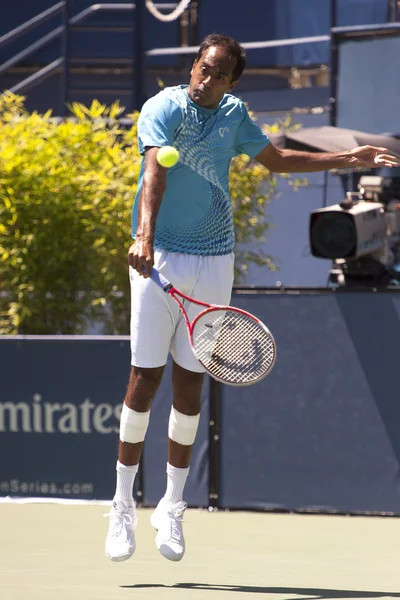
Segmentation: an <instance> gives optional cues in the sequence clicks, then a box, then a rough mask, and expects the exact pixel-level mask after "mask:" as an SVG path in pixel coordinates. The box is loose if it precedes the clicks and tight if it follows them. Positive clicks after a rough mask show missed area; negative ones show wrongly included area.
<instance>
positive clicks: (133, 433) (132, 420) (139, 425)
mask: <svg viewBox="0 0 400 600" xmlns="http://www.w3.org/2000/svg"><path fill="white" fill-rule="evenodd" d="M149 418H150V411H149V410H148V411H145V412H137V411H136V410H133V409H132V408H129V407H128V406H127V405H126V404H125V402H124V404H123V407H122V412H121V422H120V428H119V439H120V440H121V442H128V443H129V444H137V443H139V442H143V441H144V438H145V436H146V431H147V427H148V426H149Z"/></svg>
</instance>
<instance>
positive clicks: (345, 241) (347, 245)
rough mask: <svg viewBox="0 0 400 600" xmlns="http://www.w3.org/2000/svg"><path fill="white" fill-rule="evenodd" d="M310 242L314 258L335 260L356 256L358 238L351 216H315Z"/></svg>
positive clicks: (329, 214) (332, 214) (336, 213)
mask: <svg viewBox="0 0 400 600" xmlns="http://www.w3.org/2000/svg"><path fill="white" fill-rule="evenodd" d="M310 241H311V252H312V254H313V256H319V257H322V258H332V259H334V258H346V257H349V256H352V255H354V252H355V247H356V244H357V238H356V230H355V228H354V224H353V220H352V218H351V216H350V215H348V214H346V213H342V212H327V213H326V214H324V213H319V214H317V215H313V218H312V220H311V226H310Z"/></svg>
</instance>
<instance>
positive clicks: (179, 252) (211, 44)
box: [106, 34, 397, 561]
mask: <svg viewBox="0 0 400 600" xmlns="http://www.w3.org/2000/svg"><path fill="white" fill-rule="evenodd" d="M245 64H246V56H245V52H244V50H243V48H242V47H241V46H240V45H239V44H238V43H237V42H236V41H235V40H233V39H232V38H230V37H227V36H224V35H219V34H212V35H209V36H207V37H206V38H205V39H204V41H203V43H202V44H201V46H200V48H199V51H198V54H197V56H196V59H195V61H194V63H193V67H192V70H191V78H190V82H189V85H178V86H175V87H169V88H166V89H164V90H163V91H161V92H160V93H158V94H157V95H155V96H154V97H152V98H150V99H149V100H148V101H147V102H146V103H145V104H144V106H143V108H142V111H141V114H140V118H139V121H138V140H139V148H140V153H141V154H142V155H143V161H142V167H141V171H140V177H139V184H138V191H137V195H136V198H135V201H134V205H133V211H132V232H133V238H134V243H133V244H132V246H131V247H130V249H129V256H128V261H129V265H130V282H131V354H132V360H131V364H132V368H131V373H130V379H129V383H128V388H127V392H126V397H125V401H124V404H123V409H122V414H121V424H120V436H119V437H120V443H119V453H118V461H117V483H116V492H115V496H114V499H113V503H112V507H111V511H110V523H109V531H108V536H107V540H106V554H107V556H108V557H109V558H110V559H111V560H114V561H123V560H126V559H128V558H129V557H130V556H131V555H132V554H133V553H134V551H135V537H134V529H135V527H136V523H137V519H136V510H135V503H134V500H133V496H132V490H133V485H134V480H135V476H136V474H137V472H138V466H139V459H140V456H141V452H142V447H143V441H144V439H145V435H146V430H147V426H148V423H149V417H150V408H151V403H152V400H153V398H154V396H155V393H156V391H157V388H158V387H159V385H160V382H161V378H162V374H163V370H164V366H165V364H166V362H167V357H168V353H169V352H170V353H171V355H172V358H173V371H172V390H173V405H172V407H171V412H170V417H169V424H168V438H169V439H168V463H167V466H166V471H167V482H166V491H165V494H164V496H163V497H162V498H161V500H160V502H159V504H158V506H157V507H156V509H155V511H154V513H153V514H152V516H151V524H152V525H153V527H154V528H155V529H156V530H157V534H156V545H157V548H158V550H159V551H160V553H161V554H162V555H163V556H164V557H165V558H167V559H168V560H172V561H179V560H181V559H182V557H183V556H184V553H185V541H184V536H183V531H182V521H183V516H184V512H185V509H186V506H187V505H186V503H185V502H184V500H183V491H184V487H185V483H186V480H187V477H188V474H189V462H190V455H191V451H192V446H193V443H194V440H195V436H196V432H197V427H198V424H199V418H200V392H201V387H202V383H203V375H204V374H203V368H202V367H201V365H200V363H199V362H198V361H197V360H196V358H195V357H194V355H193V353H192V351H191V349H190V345H189V340H188V334H187V330H186V325H185V323H184V321H183V318H182V316H181V315H180V312H179V308H178V306H177V305H176V303H175V302H174V300H173V299H172V298H170V297H169V296H168V294H165V293H163V291H162V290H160V289H159V288H158V287H157V286H156V285H155V284H154V283H153V282H152V281H151V279H149V273H150V270H151V268H152V266H153V265H154V266H155V267H156V268H157V269H158V270H159V271H160V272H161V273H162V274H163V275H164V276H165V277H166V278H167V279H169V280H170V281H172V282H173V284H174V286H175V287H176V288H178V289H179V290H181V291H182V292H184V293H186V294H188V295H190V296H193V297H194V298H197V299H198V300H203V301H205V302H209V303H215V304H229V302H230V297H231V290H232V283H233V272H234V254H233V249H234V227H233V216H232V205H231V199H230V195H229V185H228V173H229V163H230V161H231V159H232V158H233V157H234V156H236V155H238V154H248V155H249V156H250V157H251V158H253V159H255V160H257V161H258V162H260V163H261V164H262V165H264V166H265V167H267V168H268V169H269V170H270V171H273V172H277V173H279V172H283V173H295V172H296V173H300V172H311V171H323V170H327V169H333V168H343V167H353V168H354V167H368V168H374V167H382V166H388V167H391V166H396V165H397V161H396V158H395V157H393V156H390V155H389V153H388V151H387V150H386V149H385V148H376V147H371V146H364V147H359V148H355V149H353V150H349V151H346V152H339V153H309V152H298V151H293V150H279V149H277V148H276V147H274V146H273V145H272V144H271V143H270V141H269V139H268V137H267V136H266V135H265V134H264V133H263V132H262V130H261V129H260V127H259V126H258V125H257V124H256V123H254V122H253V121H252V119H251V118H250V116H249V114H248V112H247V109H246V106H245V105H244V104H243V102H242V101H241V100H239V99H238V98H237V97H235V96H234V95H232V94H231V92H232V91H233V90H234V88H235V87H236V85H237V83H238V81H239V78H240V76H241V74H242V72H243V69H244V67H245ZM162 146H175V147H176V148H177V149H178V151H179V162H178V163H177V164H176V166H174V167H172V168H170V169H166V168H164V167H162V166H160V165H159V164H158V162H157V151H158V149H159V148H160V147H162ZM199 310H200V308H199V307H197V306H196V305H194V304H190V306H188V313H189V319H190V320H192V319H193V318H194V316H195V314H197V312H198V311H199Z"/></svg>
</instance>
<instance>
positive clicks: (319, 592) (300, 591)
mask: <svg viewBox="0 0 400 600" xmlns="http://www.w3.org/2000/svg"><path fill="white" fill-rule="evenodd" d="M120 587H121V588H133V589H143V588H171V589H172V588H173V589H176V588H178V589H186V590H209V591H213V592H224V591H225V592H241V593H246V594H279V595H282V594H288V595H289V596H293V595H298V596H302V599H301V600H316V599H320V600H329V599H330V598H346V599H348V598H355V599H357V598H360V599H362V600H367V599H368V598H400V592H398V593H397V592H396V593H393V592H371V591H369V592H367V591H361V590H360V591H355V590H325V589H318V588H316V589H314V588H297V587H259V586H251V585H218V584H216V585H213V584H210V583H175V584H174V585H163V584H151V583H142V584H137V585H121V586H120Z"/></svg>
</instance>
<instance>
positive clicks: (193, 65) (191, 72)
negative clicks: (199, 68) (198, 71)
mask: <svg viewBox="0 0 400 600" xmlns="http://www.w3.org/2000/svg"><path fill="white" fill-rule="evenodd" d="M196 65H197V60H195V61H193V64H192V70H191V71H190V74H191V75H193V71H194V68H195V66H196Z"/></svg>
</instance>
